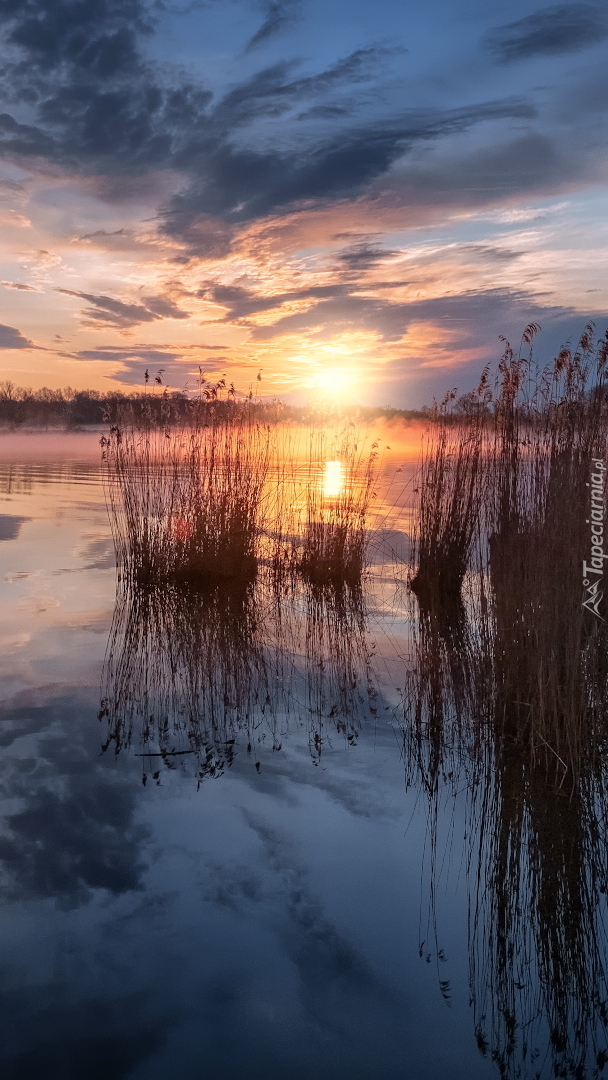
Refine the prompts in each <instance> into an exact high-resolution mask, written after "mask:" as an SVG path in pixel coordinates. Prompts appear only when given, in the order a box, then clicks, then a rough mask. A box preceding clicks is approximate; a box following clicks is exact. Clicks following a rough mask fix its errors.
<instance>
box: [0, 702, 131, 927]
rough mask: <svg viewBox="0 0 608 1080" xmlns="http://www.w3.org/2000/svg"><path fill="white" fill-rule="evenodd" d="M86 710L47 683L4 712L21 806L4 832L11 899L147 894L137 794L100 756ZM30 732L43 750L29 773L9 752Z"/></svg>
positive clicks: (10, 770)
mask: <svg viewBox="0 0 608 1080" xmlns="http://www.w3.org/2000/svg"><path fill="white" fill-rule="evenodd" d="M45 695H46V697H45ZM40 700H42V701H43V702H44V704H40V703H39V701H40ZM83 712H84V713H85V715H86V714H87V713H89V714H90V715H91V716H92V715H93V712H94V710H93V708H92V707H91V705H90V704H89V703H88V702H86V703H84V704H83V701H82V700H78V699H77V698H76V697H62V696H60V695H55V696H53V695H51V694H49V691H48V687H43V688H41V689H40V691H36V692H34V693H30V692H27V693H24V694H22V695H20V696H19V697H18V698H17V699H16V700H15V702H13V703H12V704H10V705H8V706H5V707H4V708H3V709H2V739H1V743H2V747H3V748H4V750H5V751H6V752H5V753H4V754H3V766H2V781H3V786H4V787H5V788H7V789H10V791H11V793H12V796H13V798H14V799H15V800H16V803H17V805H18V807H19V808H18V809H16V810H15V811H14V812H13V813H9V814H8V815H7V816H5V818H4V823H3V827H2V833H1V835H0V869H1V872H2V877H1V879H0V880H1V883H2V890H3V892H4V893H5V894H6V895H9V896H12V897H15V898H19V899H24V898H55V899H56V900H57V901H58V903H59V904H60V905H62V906H63V907H66V908H73V907H78V906H80V905H82V904H85V903H88V901H89V900H90V899H91V897H92V895H93V893H94V892H95V891H97V890H100V889H101V890H104V891H105V892H107V893H110V894H113V895H115V896H117V895H119V894H121V893H124V892H131V891H133V890H138V889H139V888H140V881H141V876H142V874H143V871H144V868H145V863H144V861H143V859H142V855H141V851H142V846H143V845H144V844H145V843H146V840H147V836H148V833H147V832H146V830H145V828H144V827H143V826H140V825H138V824H136V823H135V810H136V801H137V800H136V788H135V787H134V785H133V783H132V779H131V777H125V776H124V775H123V774H122V773H121V772H119V771H117V770H114V769H112V768H110V767H109V762H107V761H106V760H105V759H103V760H100V758H99V756H98V754H99V751H98V746H97V745H96V740H97V739H98V738H99V732H98V730H96V729H95V727H93V726H91V725H90V724H88V725H84V726H83V724H82V717H83ZM26 734H27V735H29V736H30V737H33V738H35V742H36V750H35V752H34V757H33V759H32V761H31V762H30V763H29V766H28V767H27V768H25V769H24V767H23V766H24V762H23V761H22V760H21V759H19V760H15V759H14V758H13V757H12V755H11V753H10V747H11V746H12V744H13V742H14V741H15V740H18V739H19V738H21V737H23V736H24V735H26Z"/></svg>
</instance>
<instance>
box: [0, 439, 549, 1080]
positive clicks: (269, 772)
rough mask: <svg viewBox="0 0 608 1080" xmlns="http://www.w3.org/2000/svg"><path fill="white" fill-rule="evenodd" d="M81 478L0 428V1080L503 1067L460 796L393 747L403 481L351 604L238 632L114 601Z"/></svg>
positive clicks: (315, 607) (286, 611)
mask: <svg viewBox="0 0 608 1080" xmlns="http://www.w3.org/2000/svg"><path fill="white" fill-rule="evenodd" d="M98 461H99V448H98V445H97V437H96V436H95V435H73V436H72V435H65V436H61V437H60V436H51V435H40V436H38V435H31V436H28V437H25V436H24V437H19V438H18V439H17V437H13V436H2V437H1V438H0V492H1V493H2V499H1V505H0V588H1V590H2V603H1V605H0V634H1V639H2V650H1V653H0V692H1V721H0V739H1V741H2V757H1V764H0V769H1V773H2V789H1V790H2V799H3V828H2V835H1V836H0V862H1V867H2V877H1V884H2V908H1V912H2V914H1V921H0V927H1V934H2V949H1V952H0V957H1V959H0V977H1V983H0V986H1V990H0V993H1V995H2V1008H1V1011H0V1016H1V1017H2V1019H1V1020H0V1024H1V1026H2V1039H1V1042H0V1068H1V1070H2V1076H3V1077H6V1078H11V1080H12V1078H19V1080H21V1078H22V1080H30V1078H32V1077H35V1076H44V1077H45V1078H46V1080H55V1078H57V1080H59V1078H61V1080H80V1078H84V1077H87V1078H96V1080H97V1078H99V1080H106V1078H107V1080H110V1078H112V1080H117V1078H125V1080H127V1078H128V1080H165V1078H166V1077H168V1076H176V1077H180V1078H183V1080H195V1078H197V1080H198V1078H202V1077H214V1078H223V1080H249V1078H251V1080H257V1078H258V1077H259V1078H262V1077H263V1078H264V1080H274V1078H276V1080H279V1078H280V1080H284V1078H287V1077H289V1078H290V1080H313V1078H315V1080H347V1078H348V1080H396V1078H405V1077H410V1076H411V1077H416V1078H419V1080H439V1078H444V1077H446V1076H449V1077H450V1078H456V1080H460V1078H462V1080H464V1078H465V1077H466V1078H467V1080H477V1078H479V1080H481V1078H489V1077H493V1076H498V1075H499V1068H498V1067H497V1065H496V1064H495V1063H494V1062H493V1061H492V1054H491V1052H486V1053H485V1056H484V1054H482V1053H480V1047H479V1045H478V1044H479V1041H480V1040H479V1038H477V1039H476V1037H475V1030H474V1029H475V1018H474V1010H473V1009H472V1008H471V1005H470V992H471V987H470V965H469V941H470V924H469V915H470V904H469V901H470V896H471V881H470V875H469V876H468V874H467V852H468V851H470V839H469V842H468V846H467V842H465V841H464V839H463V837H464V831H465V819H466V818H467V810H466V807H467V792H466V791H465V789H464V787H463V788H462V789H461V790H458V788H457V787H456V788H455V787H454V785H452V784H450V783H449V782H447V781H446V782H445V783H443V782H442V781H440V782H438V785H437V789H436V790H435V791H434V792H433V793H432V798H430V797H429V791H428V786H427V788H426V789H425V784H424V782H423V774H424V770H421V772H420V777H419V779H418V780H417V779H416V770H415V769H412V764H411V760H406V758H407V754H406V751H405V749H404V740H403V731H404V726H405V725H406V719H405V718H404V712H403V691H404V687H405V684H406V673H407V669H408V657H409V656H410V655H411V624H410V619H411V609H410V607H409V606H408V602H407V601H406V598H405V595H404V592H403V590H402V589H400V588H399V587H396V585H395V567H391V565H390V557H389V556H388V555H387V551H395V549H396V548H397V547H398V546H399V544H401V543H406V541H407V538H404V536H403V530H404V528H405V525H406V522H407V520H408V514H409V509H408V506H409V503H408V498H409V496H408V495H407V491H406V490H405V489H404V493H403V494H401V495H399V492H400V491H401V490H402V489H401V488H400V487H399V486H397V487H396V488H394V489H393V490H394V491H397V495H396V496H395V498H396V499H397V502H399V499H401V504H402V505H401V507H399V506H398V507H397V509H396V510H393V511H392V512H391V516H390V520H389V519H388V518H387V519H386V520H385V526H386V537H385V539H386V543H385V545H384V547H382V545H380V546H379V547H377V549H376V553H375V554H373V561H374V563H375V566H374V568H373V572H372V576H371V579H370V582H369V585H368V588H367V596H366V600H365V611H364V612H363V613H362V612H361V610H360V609H358V608H357V610H353V609H352V608H348V605H347V608H346V610H343V611H341V612H338V615H336V613H335V611H333V614H332V610H331V605H330V606H329V608H328V606H327V601H326V600H323V599H322V598H321V600H319V598H318V597H317V598H316V599H314V598H313V599H314V602H313V601H311V600H310V598H308V600H307V599H306V597H305V596H303V595H299V596H296V597H294V598H293V599H292V601H291V602H290V603H287V602H285V603H284V604H283V605H282V611H283V618H284V620H285V621H284V623H283V624H282V626H281V627H279V629H278V630H277V626H276V621H273V620H276V612H274V614H273V610H272V605H270V607H268V608H267V609H266V608H264V609H263V605H262V603H261V601H260V600H259V599H258V601H257V602H256V604H254V607H253V609H252V612H250V614H248V615H247V618H249V617H251V618H252V619H253V623H252V625H249V624H247V627H246V632H245V631H243V622H242V621H241V623H240V624H239V622H238V619H236V620H235V622H234V623H233V624H231V623H230V622H229V617H228V616H227V615H226V612H224V613H223V614H218V612H217V610H215V612H214V610H213V609H212V608H210V607H209V606H207V607H206V608H205V605H204V604H203V606H202V607H201V606H200V604H199V607H198V608H196V603H194V605H193V606H191V607H189V606H188V605H187V604H186V605H181V606H180V605H179V604H178V605H174V606H173V607H171V605H170V603H169V601H167V603H166V605H165V606H164V607H163V609H162V612H161V614H159V613H158V612H155V611H154V610H151V609H150V601H149V600H146V601H145V602H144V603H143V606H142V602H140V601H134V600H133V597H129V596H125V595H124V594H121V591H120V587H119V589H118V594H117V583H116V572H115V567H114V554H113V545H112V540H111V535H110V528H109V522H108V517H107V512H106V508H105V501H104V495H103V490H102V487H101V484H100V480H99V471H98ZM330 471H331V470H330ZM335 471H336V470H335V469H334V473H335ZM332 482H333V483H335V482H336V476H335V475H333V479H332ZM134 603H135V608H134V606H133V604H134ZM137 604H139V607H137ZM163 619H164V620H166V622H163ZM146 620H147V621H146ZM227 620H228V621H227ZM239 626H240V627H241V629H240V630H239V629H238V627H239ZM193 628H194V629H193ZM193 634H194V636H193ZM222 635H224V637H222ZM108 643H110V651H109V652H108ZM197 656H198V664H197V660H196V657H197ZM279 661H280V662H279ZM146 665H147V667H146ZM167 672H168V673H169V674H167ZM171 672H173V675H171ZM245 684H247V685H245ZM248 695H249V696H248ZM197 709H198V713H197ZM180 710H181V711H180ZM100 713H101V716H100ZM176 715H178V717H179V723H177V724H175V723H174V721H175V716H176ZM163 716H164V717H165V718H167V717H169V718H170V728H169V730H168V731H165V733H164V735H163V731H162V730H161V728H162V718H163ZM117 721H118V722H119V727H120V724H122V727H120V730H118V729H117V727H116V724H117ZM159 723H160V724H161V728H159ZM196 725H198V726H196ZM205 725H206V726H205ZM222 725H224V727H222ZM193 726H196V731H197V732H199V733H200V732H201V731H202V732H203V736H204V737H202V738H201V739H200V745H199V746H198V750H197V753H193V752H192V745H193V744H192V730H193ZM228 729H230V730H228ZM218 733H219V734H218ZM220 736H221V738H220ZM227 737H228V738H229V739H230V740H231V741H230V746H231V750H230V752H229V753H228V754H226V753H225V749H226V738H227ZM180 740H181V741H180ZM214 740H215V741H214ZM222 740H223V741H222ZM232 740H233V741H232ZM220 744H221V746H223V748H224V752H223V755H220V758H219V759H216V758H213V760H211V759H210V758H209V753H208V751H209V747H211V748H212V750H213V752H215V749H216V748H217V746H218V745H220ZM248 747H249V749H248ZM184 750H185V752H183V753H182V751H184ZM117 751H119V752H117ZM210 761H211V765H209V762H210ZM433 808H434V811H435V813H434V816H433V813H431V811H432V810H433ZM429 822H431V829H430V828H429ZM533 977H534V976H533V974H530V978H533ZM490 981H491V980H490ZM487 985H488V986H489V985H490V983H489V982H487ZM477 1020H479V1016H477ZM488 1022H490V1021H488ZM490 1026H491V1025H490ZM541 1038H545V1040H546V1044H544V1045H542V1046H541V1048H540V1056H539V1055H537V1056H536V1057H535V1058H533V1059H531V1058H529V1059H528V1061H527V1063H525V1064H524V1070H523V1072H521V1073H520V1074H519V1075H522V1076H529V1077H530V1078H532V1077H533V1076H535V1075H536V1074H537V1072H538V1071H539V1069H540V1068H541V1067H542V1068H546V1066H547V1061H549V1058H550V1055H549V1056H548V1051H547V1047H548V1046H549V1043H550V1038H549V1033H548V1032H544V1034H543V1035H541ZM484 1049H485V1047H484V1046H483V1043H482V1044H481V1050H484ZM490 1050H491V1048H490ZM512 1074H513V1075H515V1073H512ZM504 1075H507V1073H505V1074H504ZM508 1075H511V1074H508Z"/></svg>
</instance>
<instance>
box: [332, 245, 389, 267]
mask: <svg viewBox="0 0 608 1080" xmlns="http://www.w3.org/2000/svg"><path fill="white" fill-rule="evenodd" d="M398 254H399V252H397V251H389V250H388V249H387V248H382V247H380V246H379V245H378V244H374V243H370V241H369V240H360V241H357V242H356V243H354V244H352V245H350V246H349V247H346V248H343V250H342V251H341V252H340V253H339V254H338V262H339V263H342V264H343V265H344V266H346V267H348V268H349V269H351V270H369V269H370V268H371V267H372V266H377V264H378V263H380V262H383V261H384V260H385V259H392V258H394V257H395V256H396V255H398Z"/></svg>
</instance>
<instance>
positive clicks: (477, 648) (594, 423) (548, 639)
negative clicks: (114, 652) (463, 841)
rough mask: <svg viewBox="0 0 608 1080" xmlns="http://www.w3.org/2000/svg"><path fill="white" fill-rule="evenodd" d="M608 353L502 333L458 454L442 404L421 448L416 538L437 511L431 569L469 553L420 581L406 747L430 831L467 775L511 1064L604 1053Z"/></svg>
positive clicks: (584, 1063)
mask: <svg viewBox="0 0 608 1080" xmlns="http://www.w3.org/2000/svg"><path fill="white" fill-rule="evenodd" d="M536 330H537V328H536V327H535V326H530V327H528V328H527V329H526V331H525V333H524V339H523V345H525V346H531V344H532V340H533V338H534V335H535V333H536ZM607 357H608V339H607V338H604V339H603V340H601V341H600V342H599V344H598V345H595V344H594V341H593V335H592V328H591V327H587V328H586V329H585V332H584V334H583V335H582V337H581V340H580V342H579V344H578V347H577V349H576V350H574V351H571V350H568V349H563V350H562V351H561V352H560V354H559V355H558V357H556V359H555V361H554V362H553V363H552V364H551V365H550V366H549V367H547V368H545V369H544V370H540V371H539V370H538V369H537V368H536V367H535V365H533V363H532V361H531V357H530V355H525V356H524V355H522V353H521V352H520V354H519V356H515V355H514V353H513V351H512V350H511V348H510V347H509V346H508V345H507V347H506V349H505V353H504V355H503V358H502V360H501V363H500V365H499V371H498V378H497V389H496V393H495V395H494V396H493V399H492V406H491V411H489V410H488V409H487V408H486V407H485V403H484V408H483V419H482V422H481V423H480V412H481V410H477V411H476V410H474V409H470V410H468V411H467V413H466V414H465V416H464V418H463V417H462V415H461V416H460V417H459V418H458V420H457V434H456V436H455V438H454V440H453V443H452V446H453V447H454V451H453V457H450V455H449V454H446V453H445V445H446V437H445V436H444V434H443V427H444V426H445V421H444V417H443V416H442V415H441V413H439V416H438V420H437V423H438V426H439V434H438V440H437V454H436V456H435V457H433V454H434V450H433V444H432V442H429V445H428V449H427V455H428V456H427V458H426V459H425V462H424V465H423V473H422V484H423V485H424V486H423V490H422V491H421V492H420V501H421V506H422V508H423V511H424V512H423V514H422V515H421V519H420V533H419V537H418V547H417V551H418V552H419V553H422V552H424V551H425V550H426V548H427V547H430V546H431V542H432V540H434V538H431V536H430V535H428V530H429V529H432V528H433V526H434V525H435V524H437V525H438V526H439V528H438V529H437V538H438V542H437V543H436V546H435V549H434V551H433V557H434V559H435V573H437V574H438V577H439V580H440V581H441V571H442V570H443V566H444V563H445V565H446V568H447V566H448V564H449V562H450V560H452V559H453V558H454V551H456V553H457V554H458V553H460V552H463V553H464V552H465V549H466V558H465V557H464V554H463V555H462V557H461V558H460V561H458V559H457V560H456V566H457V568H458V579H459V580H458V587H456V583H454V584H453V585H452V586H451V587H450V588H447V589H446V588H441V586H438V587H437V588H435V589H434V590H433V589H431V588H426V589H425V590H421V589H419V588H418V589H417V598H418V604H419V607H418V616H417V630H416V644H415V649H414V664H413V669H412V672H411V677H410V682H409V688H408V694H407V698H406V728H405V736H406V745H407V748H408V760H409V762H410V765H411V767H412V768H413V770H414V772H413V775H415V776H419V777H421V778H422V779H423V781H424V785H425V788H426V790H427V792H428V794H429V798H430V804H429V805H430V807H431V811H432V814H431V834H432V835H434V833H435V829H436V825H437V821H438V806H439V800H440V793H441V791H442V790H445V789H446V787H447V789H448V790H452V791H454V792H456V791H457V790H458V789H459V788H462V786H463V781H464V788H465V790H466V791H467V792H468V805H469V824H468V827H467V832H468V835H469V837H470V845H471V846H470V850H469V853H468V860H467V861H468V866H469V883H470V913H471V923H470V950H471V951H470V956H471V994H472V1002H473V1007H474V1011H475V1029H476V1037H477V1042H478V1045H479V1047H480V1049H481V1050H482V1052H484V1053H489V1054H491V1056H492V1058H493V1060H494V1061H495V1063H496V1065H497V1067H498V1070H499V1073H500V1076H501V1077H503V1078H505V1080H507V1078H509V1080H511V1078H515V1077H524V1076H530V1077H532V1076H533V1077H545V1076H547V1077H548V1076H557V1077H568V1078H573V1080H574V1078H579V1080H580V1078H582V1077H585V1076H589V1077H591V1076H596V1075H598V1072H597V1070H598V1069H600V1068H603V1063H604V1062H605V1061H606V1060H607V1058H606V1050H607V1046H608V1004H607V1003H608V979H607V975H606V951H605V946H606V942H605V937H604V918H605V914H606V912H605V895H606V891H607V889H608V859H607V857H606V836H605V822H606V816H607V814H608V763H607V760H606V752H607V750H608V660H607V657H608V629H607V625H608V624H607V623H606V621H605V619H604V617H603V612H602V606H601V604H602V590H601V580H602V576H603V566H604V563H603V555H602V554H601V551H602V545H603V534H604V525H605V506H604V492H605V482H604V473H605V462H604V456H605V451H606V445H607V437H608V412H607V407H606V395H605V393H604V381H605V377H606V360H607ZM484 393H485V391H484ZM442 425H443V426H442ZM472 446H473V447H474V455H473V457H474V460H473V461H471V458H470V455H471V447H472ZM437 476H439V483H438V482H437ZM427 477H428V478H430V480H429V481H427ZM442 482H443V485H444V486H443V488H442V487H441V483H442ZM473 484H475V497H474V499H471V495H470V492H471V488H472V486H473ZM445 488H448V489H449V493H450V499H451V503H450V505H453V506H455V507H457V508H458V507H460V511H458V509H456V515H457V519H458V521H459V523H461V522H462V521H464V523H465V525H466V526H467V528H466V529H464V528H462V527H461V524H459V527H460V528H461V532H460V533H459V534H458V536H459V543H457V544H454V542H453V541H452V534H451V533H450V532H449V529H448V528H447V525H446V528H445V529H443V530H442V524H443V522H444V521H447V517H446V512H445V509H444V507H445V501H446V498H445V495H444V491H445ZM473 507H474V512H473V509H472V508H473ZM458 515H459V516H458ZM592 527H593V534H594V538H592ZM462 535H464V536H465V537H466V541H467V542H466V544H465V543H464V542H463V541H462V540H461V539H460V537H461V536H462ZM425 572H426V571H425ZM450 572H451V571H448V570H447V569H446V577H448V578H449V573H450ZM419 573H420V571H419ZM414 581H415V579H414ZM598 581H599V582H600V586H599V590H598V588H596V587H595V585H594V584H593V583H594V582H598Z"/></svg>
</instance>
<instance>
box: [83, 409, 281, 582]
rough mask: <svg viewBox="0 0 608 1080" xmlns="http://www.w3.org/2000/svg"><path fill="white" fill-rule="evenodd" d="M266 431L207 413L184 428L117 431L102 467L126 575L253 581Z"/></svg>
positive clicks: (243, 414)
mask: <svg viewBox="0 0 608 1080" xmlns="http://www.w3.org/2000/svg"><path fill="white" fill-rule="evenodd" d="M270 432H271V429H270V426H269V425H268V424H265V425H260V424H259V423H257V422H256V421H255V419H252V418H251V417H250V415H249V414H248V411H247V408H246V407H241V408H239V407H237V406H235V409H234V412H233V414H232V415H230V414H228V415H226V414H225V413H223V414H220V416H219V417H217V416H216V415H214V413H213V412H212V411H210V412H209V413H207V412H205V411H204V410H203V411H201V412H199V413H198V414H197V415H196V416H195V418H194V422H193V423H191V424H189V425H188V426H186V427H183V426H174V425H173V426H168V425H167V426H161V427H159V426H158V425H155V424H139V425H137V426H136V425H133V424H129V423H128V422H127V423H122V422H121V423H119V424H117V425H115V426H113V427H112V428H111V430H110V434H109V436H108V438H107V439H105V445H104V447H103V464H104V477H105V484H106V493H107V501H108V505H109V508H110V517H111V521H112V526H113V531H114V540H115V545H116V550H117V561H118V564H119V567H120V570H121V572H122V574H124V575H126V576H127V577H128V578H130V579H133V580H135V581H138V582H139V583H141V584H143V583H158V582H163V581H164V582H173V583H177V582H183V583H187V584H189V585H190V586H191V587H209V586H210V585H213V584H214V583H217V582H218V581H224V582H234V583H238V582H246V581H248V580H251V578H252V577H253V576H254V575H255V571H256V541H257V537H258V534H259V533H260V530H261V529H262V528H263V526H264V501H263V495H264V490H265V484H266V479H267V474H268V468H269V462H270V452H271V436H270Z"/></svg>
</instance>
